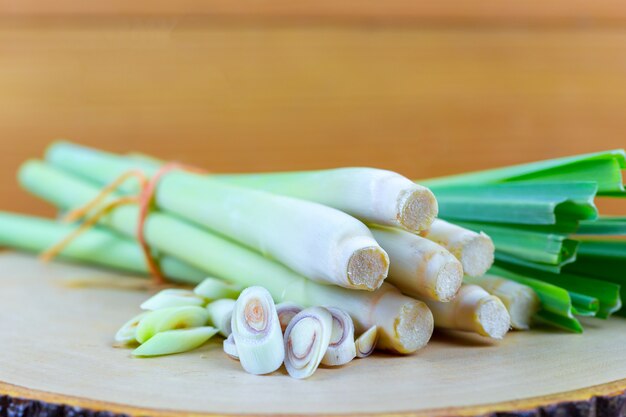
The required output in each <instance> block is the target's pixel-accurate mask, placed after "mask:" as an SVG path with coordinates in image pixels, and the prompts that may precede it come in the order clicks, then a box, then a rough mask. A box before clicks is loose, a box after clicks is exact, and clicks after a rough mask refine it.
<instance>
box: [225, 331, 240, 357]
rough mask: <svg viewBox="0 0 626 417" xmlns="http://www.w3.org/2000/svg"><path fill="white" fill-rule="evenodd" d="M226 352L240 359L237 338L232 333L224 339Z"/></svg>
mask: <svg viewBox="0 0 626 417" xmlns="http://www.w3.org/2000/svg"><path fill="white" fill-rule="evenodd" d="M223 346H224V353H226V354H227V355H228V356H229V357H230V358H232V359H236V360H239V353H237V345H236V344H235V339H234V337H233V335H232V334H230V335H229V336H228V337H227V338H226V339H224V345H223Z"/></svg>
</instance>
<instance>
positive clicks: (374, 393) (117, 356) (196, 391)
mask: <svg viewBox="0 0 626 417" xmlns="http://www.w3.org/2000/svg"><path fill="white" fill-rule="evenodd" d="M77 282H88V283H90V284H89V285H86V286H83V287H78V288H77V287H72V285H75V284H76V283H77ZM126 282H129V280H128V279H126V278H122V277H121V276H119V275H113V274H111V273H109V272H106V271H102V270H97V269H91V268H85V267H78V266H71V265H66V264H61V263H53V264H47V265H44V264H41V263H39V262H38V261H37V260H36V259H35V258H33V257H30V256H27V255H19V254H14V253H4V254H0V395H4V396H5V397H0V415H3V416H6V415H7V414H6V412H7V410H9V411H11V412H12V414H10V415H12V416H16V417H19V416H26V415H33V412H35V411H37V412H41V410H44V411H45V410H46V409H47V408H51V409H52V410H53V411H54V410H56V411H54V412H55V413H59V412H61V413H62V414H63V415H76V413H77V412H78V411H80V410H79V409H76V408H72V407H80V408H81V409H83V411H85V410H87V411H89V410H94V411H107V412H110V413H114V414H127V415H131V416H140V415H141V416H145V415H150V416H162V417H165V416H180V417H182V416H185V417H188V416H192V415H203V416H206V415H225V414H291V415H302V414H325V415H331V414H353V415H355V414H364V413H367V414H376V415H392V414H403V415H415V416H425V415H431V416H443V415H482V414H486V413H491V412H495V411H507V410H508V411H520V410H529V409H534V408H537V407H547V408H545V409H544V412H545V413H547V414H548V415H553V414H555V413H557V412H563V408H565V409H566V410H565V411H567V410H568V409H573V408H576V410H578V411H577V413H578V414H577V415H592V414H591V413H598V415H602V414H603V413H617V412H619V411H620V407H622V409H621V410H622V411H623V408H624V403H625V400H624V396H623V395H622V393H623V392H624V390H626V360H625V359H626V320H623V319H619V318H613V319H611V320H608V321H600V320H587V321H586V322H585V329H586V331H585V333H584V334H583V335H574V334H569V333H563V332H559V331H552V330H550V331H548V330H546V329H538V330H533V331H530V332H512V333H510V334H509V335H507V337H506V339H505V340H504V341H502V342H499V343H495V342H492V341H489V340H485V339H483V338H481V337H478V336H474V335H468V334H462V333H453V332H447V333H439V334H437V335H435V337H434V338H433V340H432V341H431V342H430V343H429V345H428V346H427V347H426V348H425V349H423V350H421V351H419V352H418V353H417V354H414V355H411V356H393V355H387V354H376V355H374V356H372V357H370V358H367V359H362V360H355V361H353V362H351V363H350V364H348V365H346V366H343V367H341V368H324V369H319V370H318V371H317V372H316V373H315V374H314V376H313V377H312V378H310V379H308V380H304V381H298V380H294V379H291V378H290V377H289V376H288V375H287V374H286V372H285V371H284V369H281V370H279V371H277V372H275V373H274V374H272V375H267V376H253V375H249V374H246V373H245V372H244V371H243V370H242V369H241V367H240V365H239V363H238V362H237V361H234V360H231V359H229V358H227V357H226V355H225V354H224V353H223V352H222V350H221V339H219V338H216V340H214V341H212V342H210V343H208V344H207V345H205V346H203V347H202V348H199V349H197V350H195V351H192V352H188V353H184V354H179V355H173V356H166V357H160V358H153V359H136V358H133V357H131V355H130V350H127V349H121V348H113V347H112V336H113V334H114V333H115V331H116V330H117V328H118V327H119V326H120V325H121V324H122V323H124V322H125V321H126V320H127V319H128V318H130V317H131V316H133V315H134V314H136V313H137V312H138V305H139V304H140V303H141V301H142V300H144V299H145V298H146V297H147V294H146V292H144V291H139V290H132V289H122V288H119V286H117V287H116V285H114V284H115V283H126ZM594 396H606V397H603V398H600V399H595V400H592V401H590V399H591V398H592V397H594ZM21 399H25V400H26V401H23V400H21ZM572 401H574V402H578V403H575V404H572V403H570V402H572ZM562 402H567V404H561V405H559V406H554V405H555V404H557V403H562ZM59 404H60V405H65V407H57V406H56V405H59ZM3 408H4V410H3ZM546 410H547V411H546ZM559 410H560V411H559ZM581 410H582V411H581ZM48 411H50V410H48ZM87 411H85V413H87V414H89V413H88V412H87ZM585 413H586V414H585ZM54 415H59V414H54ZM531 415H532V413H531ZM593 415H595V414H593ZM605 415H609V414H605ZM611 415H614V414H611Z"/></svg>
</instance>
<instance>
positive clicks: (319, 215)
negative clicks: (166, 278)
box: [46, 143, 389, 291]
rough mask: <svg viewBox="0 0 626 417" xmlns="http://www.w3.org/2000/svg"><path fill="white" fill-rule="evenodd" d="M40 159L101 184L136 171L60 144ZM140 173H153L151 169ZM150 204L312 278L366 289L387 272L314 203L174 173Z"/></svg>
mask: <svg viewBox="0 0 626 417" xmlns="http://www.w3.org/2000/svg"><path fill="white" fill-rule="evenodd" d="M46 158H47V160H49V161H50V162H51V163H52V164H54V165H55V166H57V167H60V168H62V169H64V170H67V171H69V172H72V173H74V174H75V175H79V176H82V177H84V178H88V179H90V180H92V181H95V182H96V183H99V184H101V185H105V184H108V183H110V182H112V181H114V180H115V179H116V178H118V177H119V176H120V175H121V174H123V173H125V172H128V171H129V170H132V169H141V168H142V167H141V166H140V165H139V164H137V163H136V162H134V161H133V160H131V159H128V158H124V157H120V156H116V155H113V154H109V153H105V152H99V151H96V150H90V149H88V148H84V147H81V146H77V145H71V144H67V143H57V144H56V145H53V146H52V147H50V148H49V149H48V152H47V154H46ZM144 171H145V172H146V174H148V175H153V174H154V173H155V172H156V171H157V170H156V169H144ZM129 184H130V183H129ZM132 184H134V185H136V183H132ZM132 184H131V185H132ZM128 188H129V187H123V188H122V190H128ZM138 191H139V190H138V189H137V188H136V187H135V189H134V190H132V192H134V193H137V192H138ZM154 201H155V204H156V205H157V206H158V207H159V208H161V209H163V210H167V211H170V212H172V213H175V214H178V215H180V216H182V217H184V218H186V219H189V220H191V221H193V222H196V223H198V224H200V225H202V226H205V227H208V228H209V229H211V230H213V231H215V232H218V233H220V234H222V235H224V236H227V237H230V238H231V239H234V240H236V241H238V242H240V243H242V244H244V245H246V246H249V247H251V248H253V249H255V250H257V251H260V252H261V253H263V254H266V255H268V256H270V257H272V258H274V259H277V260H278V261H280V262H281V263H283V264H285V265H287V266H289V267H290V268H292V269H293V270H295V271H297V272H299V273H300V274H302V275H304V276H306V277H308V278H310V279H313V280H316V281H320V282H325V283H331V284H335V285H339V286H342V287H346V288H351V289H362V290H369V291H371V290H374V289H376V288H378V287H379V286H380V285H381V284H382V282H383V280H384V279H385V278H386V277H387V271H388V269H389V259H388V257H387V254H386V253H385V251H384V250H383V249H382V248H381V247H380V246H379V245H378V243H376V241H375V240H374V238H373V237H372V234H371V233H370V231H369V230H368V229H367V227H366V226H365V225H364V224H363V223H361V222H360V221H358V220H356V219H355V218H354V217H351V216H349V215H347V214H346V213H343V212H341V211H339V210H336V209H333V208H330V207H326V206H324V205H321V204H316V203H312V202H309V201H304V200H298V199H294V198H289V197H283V196H278V195H274V194H270V193H267V192H262V191H256V190H252V189H248V188H243V187H237V186H233V185H229V184H226V183H224V182H221V181H217V180H215V179H211V178H209V177H207V176H202V175H197V174H191V173H188V172H185V171H180V170H177V171H171V172H169V173H168V174H167V175H165V176H163V177H162V178H161V179H160V181H159V184H158V187H157V188H156V192H155V195H154Z"/></svg>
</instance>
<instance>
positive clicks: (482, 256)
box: [423, 219, 496, 277]
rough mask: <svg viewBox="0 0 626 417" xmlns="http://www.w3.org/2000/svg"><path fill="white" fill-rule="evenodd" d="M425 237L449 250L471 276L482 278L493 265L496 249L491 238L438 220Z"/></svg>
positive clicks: (424, 234)
mask: <svg viewBox="0 0 626 417" xmlns="http://www.w3.org/2000/svg"><path fill="white" fill-rule="evenodd" d="M423 236H424V237H426V238H427V239H429V240H432V241H433V242H435V243H438V244H439V245H441V246H443V247H444V248H446V249H448V250H449V251H450V252H452V254H453V255H454V256H456V258H457V259H458V260H459V261H461V265H463V272H465V274H466V275H469V276H476V277H478V276H481V275H483V274H484V273H485V272H487V270H488V269H489V268H490V267H491V265H493V259H494V252H495V250H496V249H495V247H494V245H493V242H492V241H491V238H490V237H489V236H487V235H486V234H484V233H482V232H480V233H476V232H473V231H471V230H468V229H465V228H463V227H460V226H457V225H455V224H452V223H448V222H446V221H445V220H440V219H437V220H435V221H434V222H433V224H432V226H431V228H430V230H428V231H427V232H424V233H423Z"/></svg>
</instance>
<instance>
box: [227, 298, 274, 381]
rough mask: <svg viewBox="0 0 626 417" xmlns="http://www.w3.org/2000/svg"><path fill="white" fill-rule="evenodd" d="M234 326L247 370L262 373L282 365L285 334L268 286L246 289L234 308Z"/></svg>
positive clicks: (235, 338)
mask: <svg viewBox="0 0 626 417" xmlns="http://www.w3.org/2000/svg"><path fill="white" fill-rule="evenodd" d="M231 327H232V332H233V333H232V334H233V339H234V341H235V345H236V346H237V354H238V355H239V361H240V362H241V366H243V369H245V370H246V372H249V373H251V374H256V375H260V374H268V373H271V372H274V371H275V370H277V369H278V368H280V366H281V365H282V363H283V360H284V359H285V349H284V347H283V334H282V332H281V330H280V323H279V321H278V314H276V307H275V306H274V301H273V300H272V296H271V295H270V293H269V292H267V290H266V289H265V288H263V287H259V286H253V287H249V288H246V289H245V290H243V292H242V293H241V295H239V298H238V299H237V302H236V304H235V308H234V310H233V316H232V322H231Z"/></svg>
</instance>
